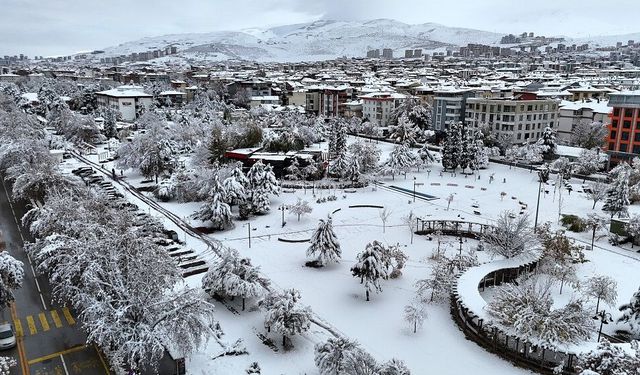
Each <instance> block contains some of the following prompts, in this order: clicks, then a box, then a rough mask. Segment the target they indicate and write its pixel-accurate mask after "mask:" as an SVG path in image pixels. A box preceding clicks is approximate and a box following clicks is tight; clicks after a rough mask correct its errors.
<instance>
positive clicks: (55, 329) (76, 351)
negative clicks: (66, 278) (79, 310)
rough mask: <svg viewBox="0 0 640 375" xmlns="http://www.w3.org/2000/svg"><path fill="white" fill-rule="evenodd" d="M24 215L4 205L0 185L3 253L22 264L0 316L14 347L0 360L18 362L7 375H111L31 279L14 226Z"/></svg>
mask: <svg viewBox="0 0 640 375" xmlns="http://www.w3.org/2000/svg"><path fill="white" fill-rule="evenodd" d="M0 180H2V177H1V176H0ZM25 211H26V208H25V207H24V205H20V204H17V203H15V202H11V201H10V200H9V196H8V194H7V190H6V186H5V185H4V183H0V232H1V233H2V235H3V239H4V241H5V242H6V245H7V251H9V253H10V254H11V255H12V256H13V257H15V258H16V259H19V260H20V261H22V262H23V263H24V270H25V275H24V276H25V277H24V282H23V286H22V288H20V289H19V290H17V291H16V301H15V303H14V304H13V306H12V307H11V308H7V309H4V310H3V311H1V312H0V322H11V323H12V324H13V327H14V330H15V331H16V336H18V345H17V347H16V348H14V349H11V350H8V351H5V352H0V355H3V356H12V357H14V358H15V359H16V360H17V361H18V366H17V367H14V368H13V369H12V372H11V374H21V375H27V374H32V375H76V374H77V375H80V374H83V375H85V374H86V375H98V374H99V375H105V374H110V372H109V370H108V367H107V365H106V363H105V361H104V359H103V358H102V357H101V355H100V353H98V351H97V350H96V349H95V347H93V346H85V345H84V344H85V341H86V336H85V335H84V333H83V332H82V331H81V329H80V327H78V323H77V321H76V320H75V317H74V315H73V313H72V312H71V311H70V310H69V309H68V308H67V307H65V306H61V305H58V304H56V303H53V302H51V290H50V288H49V285H48V282H47V281H46V279H45V278H44V277H42V276H35V275H34V270H33V267H32V266H31V262H30V260H29V258H28V256H27V254H26V253H25V252H24V250H23V247H22V246H23V242H25V241H27V242H28V241H29V240H30V236H29V235H28V232H27V231H25V230H23V228H22V227H21V225H19V220H20V218H21V217H22V215H23V214H24V212H25Z"/></svg>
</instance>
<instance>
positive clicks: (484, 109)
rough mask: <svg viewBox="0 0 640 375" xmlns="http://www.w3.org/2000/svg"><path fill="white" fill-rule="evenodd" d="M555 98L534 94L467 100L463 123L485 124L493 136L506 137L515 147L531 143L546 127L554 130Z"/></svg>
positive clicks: (556, 121) (470, 125)
mask: <svg viewBox="0 0 640 375" xmlns="http://www.w3.org/2000/svg"><path fill="white" fill-rule="evenodd" d="M558 105H559V101H558V100H555V99H539V98H538V97H537V95H536V94H535V93H517V94H515V95H514V96H513V97H511V98H492V99H489V98H469V99H467V109H466V113H465V123H466V125H467V126H469V127H476V128H477V127H480V126H483V125H485V124H486V125H488V126H490V127H491V130H492V132H493V133H494V134H496V135H499V134H507V135H510V136H511V137H512V140H513V142H514V143H515V144H521V143H525V142H527V141H531V142H535V141H537V140H538V139H540V137H541V136H542V133H543V132H544V129H545V128H546V127H547V126H548V127H550V128H553V129H557V128H558Z"/></svg>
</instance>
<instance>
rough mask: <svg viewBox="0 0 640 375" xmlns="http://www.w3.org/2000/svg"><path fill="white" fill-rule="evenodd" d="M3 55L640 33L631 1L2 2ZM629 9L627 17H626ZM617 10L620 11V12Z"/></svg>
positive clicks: (1, 31) (14, 0)
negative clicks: (299, 28)
mask: <svg viewBox="0 0 640 375" xmlns="http://www.w3.org/2000/svg"><path fill="white" fill-rule="evenodd" d="M3 3H4V4H3V6H2V11H3V17H2V22H1V23H0V35H2V38H0V55H14V54H20V53H24V54H27V55H29V56H33V55H44V56H49V55H62V54H71V53H76V52H80V51H90V50H94V49H100V48H105V47H109V46H113V45H117V44H120V43H124V42H127V41H131V40H136V39H140V38H143V37H149V36H159V35H163V34H176V33H201V32H211V31H220V30H242V29H248V28H269V27H274V26H280V25H288V24H295V23H304V22H311V21H315V20H318V19H336V20H368V19H376V18H391V19H395V20H398V21H401V22H405V23H410V24H418V23H426V22H435V23H440V24H443V25H447V26H454V27H466V28H472V29H480V30H485V31H491V32H497V33H501V34H508V33H514V34H515V33H521V32H524V31H530V32H534V33H536V34H543V35H547V36H560V35H561V36H567V37H586V36H589V35H615V34H628V33H635V32H640V27H637V26H636V25H637V23H636V22H635V21H636V15H635V14H636V12H632V11H631V10H633V9H635V8H637V3H636V1H634V0H611V1H608V2H606V3H604V2H602V1H593V0H582V1H581V0H562V1H558V0H538V1H536V2H535V3H524V2H520V1H513V0H484V1H475V0H473V1H471V0H458V1H455V2H436V1H432V0H426V1H425V0H422V1H420V0H405V1H401V2H400V1H398V2H390V1H385V0H350V1H346V2H345V1H339V0H325V1H316V2H307V1H300V0H216V1H215V2H212V1H206V0H183V1H180V2H175V1H169V0H155V1H151V0H138V1H135V2H131V1H127V0H110V1H107V0H95V1H92V2H91V3H87V2H86V1H81V0H3ZM625 9H627V10H629V11H627V12H625V11H624V10H625ZM621 10H622V11H621Z"/></svg>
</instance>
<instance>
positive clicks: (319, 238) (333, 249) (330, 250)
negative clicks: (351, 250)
mask: <svg viewBox="0 0 640 375" xmlns="http://www.w3.org/2000/svg"><path fill="white" fill-rule="evenodd" d="M307 256H308V257H316V263H317V264H318V265H319V266H325V265H328V264H330V263H337V262H339V261H340V258H341V257H342V250H341V249H340V243H338V237H337V236H336V234H335V232H334V231H333V223H332V220H331V217H328V218H327V220H324V219H320V221H319V222H318V227H317V228H316V230H315V232H313V235H312V236H311V245H310V246H309V248H308V249H307Z"/></svg>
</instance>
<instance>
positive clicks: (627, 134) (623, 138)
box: [620, 132, 629, 141]
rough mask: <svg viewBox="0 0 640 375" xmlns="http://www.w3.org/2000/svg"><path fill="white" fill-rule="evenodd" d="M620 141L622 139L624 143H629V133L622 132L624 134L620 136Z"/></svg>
mask: <svg viewBox="0 0 640 375" xmlns="http://www.w3.org/2000/svg"><path fill="white" fill-rule="evenodd" d="M620 139H622V140H623V141H628V140H629V132H622V134H621V135H620Z"/></svg>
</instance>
